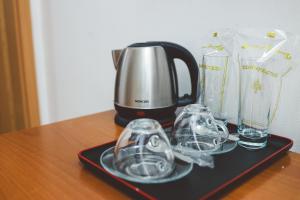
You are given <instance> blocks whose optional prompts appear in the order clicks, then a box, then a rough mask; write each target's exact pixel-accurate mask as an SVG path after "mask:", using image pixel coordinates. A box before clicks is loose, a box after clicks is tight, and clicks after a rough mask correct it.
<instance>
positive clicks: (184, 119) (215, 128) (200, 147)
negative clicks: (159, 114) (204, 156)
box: [172, 104, 229, 157]
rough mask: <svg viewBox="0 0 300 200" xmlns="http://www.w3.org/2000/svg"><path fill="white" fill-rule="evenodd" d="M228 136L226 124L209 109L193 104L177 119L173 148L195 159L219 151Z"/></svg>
mask: <svg viewBox="0 0 300 200" xmlns="http://www.w3.org/2000/svg"><path fill="white" fill-rule="evenodd" d="M219 128H220V129H222V131H219ZM228 136H229V133H228V130H227V128H226V126H225V125H224V123H223V122H220V121H217V120H215V119H214V117H213V115H212V113H211V112H210V111H209V109H208V108H207V107H204V106H202V105H200V104H191V105H188V106H186V107H185V108H184V109H183V110H182V112H181V113H180V114H179V115H178V117H177V118H176V121H175V124H174V131H173V136H172V146H173V149H174V150H175V151H178V152H180V153H182V154H184V155H188V156H192V157H195V156H197V155H200V154H199V153H208V154H209V153H212V152H214V151H216V150H218V149H219V148H220V147H221V145H222V144H223V143H224V142H225V141H226V140H227V138H228Z"/></svg>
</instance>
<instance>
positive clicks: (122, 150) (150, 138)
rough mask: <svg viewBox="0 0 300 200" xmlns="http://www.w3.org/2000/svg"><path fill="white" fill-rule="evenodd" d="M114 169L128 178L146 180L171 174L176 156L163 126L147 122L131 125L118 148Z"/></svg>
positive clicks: (139, 120)
mask: <svg viewBox="0 0 300 200" xmlns="http://www.w3.org/2000/svg"><path fill="white" fill-rule="evenodd" d="M114 166H115V168H116V169H117V170H119V171H120V172H122V173H124V174H127V175H128V176H131V177H134V178H139V179H143V180H154V179H159V178H163V177H166V176H168V175H169V174H171V173H172V171H173V169H174V166H175V165H174V155H173V151H172V148H171V145H170V142H169V140H168V138H167V136H166V134H165V132H164V130H163V129H162V127H161V126H160V124H159V123H158V122H157V121H156V120H153V119H146V118H142V119H136V120H133V121H131V122H130V123H129V124H128V125H127V126H126V128H125V129H124V131H123V132H122V134H121V136H120V137H119V139H118V141H117V144H116V146H115V149H114Z"/></svg>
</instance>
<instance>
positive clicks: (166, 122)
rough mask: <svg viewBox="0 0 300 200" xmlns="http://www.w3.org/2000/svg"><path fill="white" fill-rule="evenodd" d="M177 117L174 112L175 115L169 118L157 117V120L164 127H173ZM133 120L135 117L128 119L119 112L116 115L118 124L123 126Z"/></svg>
mask: <svg viewBox="0 0 300 200" xmlns="http://www.w3.org/2000/svg"><path fill="white" fill-rule="evenodd" d="M175 118H176V116H175V114H174V116H170V117H168V118H162V119H155V120H157V121H158V122H159V123H160V124H161V126H162V127H163V128H168V127H172V126H173V124H174V121H175ZM131 120H133V119H127V118H124V117H122V116H120V115H118V114H116V115H115V123H116V124H118V125H120V126H122V127H125V126H127V124H128V123H129V122H130V121H131Z"/></svg>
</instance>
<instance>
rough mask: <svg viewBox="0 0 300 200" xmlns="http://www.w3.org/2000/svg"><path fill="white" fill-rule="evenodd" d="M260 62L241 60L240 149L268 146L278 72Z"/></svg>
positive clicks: (242, 58) (254, 59)
mask: <svg viewBox="0 0 300 200" xmlns="http://www.w3.org/2000/svg"><path fill="white" fill-rule="evenodd" d="M269 64H270V63H268V62H262V61H260V60H259V58H247V57H241V58H239V76H240V85H239V112H238V133H239V137H240V140H239V142H238V143H239V145H240V146H242V147H245V148H247V149H260V148H263V147H265V146H266V144H267V138H268V135H269V125H270V117H271V114H270V113H271V106H272V103H273V102H272V101H273V98H272V97H273V90H274V89H275V88H276V87H275V86H276V82H275V81H276V79H274V78H276V76H277V74H276V73H275V72H272V70H271V68H270V66H269Z"/></svg>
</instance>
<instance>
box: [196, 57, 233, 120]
mask: <svg viewBox="0 0 300 200" xmlns="http://www.w3.org/2000/svg"><path fill="white" fill-rule="evenodd" d="M229 58H230V57H229V56H227V55H204V56H203V58H202V64H201V65H200V71H201V73H200V81H201V103H202V104H203V105H205V106H207V107H209V109H210V111H211V112H212V114H213V116H214V118H215V119H217V120H221V121H223V122H224V124H227V120H228V113H227V111H226V108H225V107H226V106H225V104H226V100H227V96H226V95H227V94H226V93H227V85H228V84H227V83H228V64H229Z"/></svg>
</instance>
